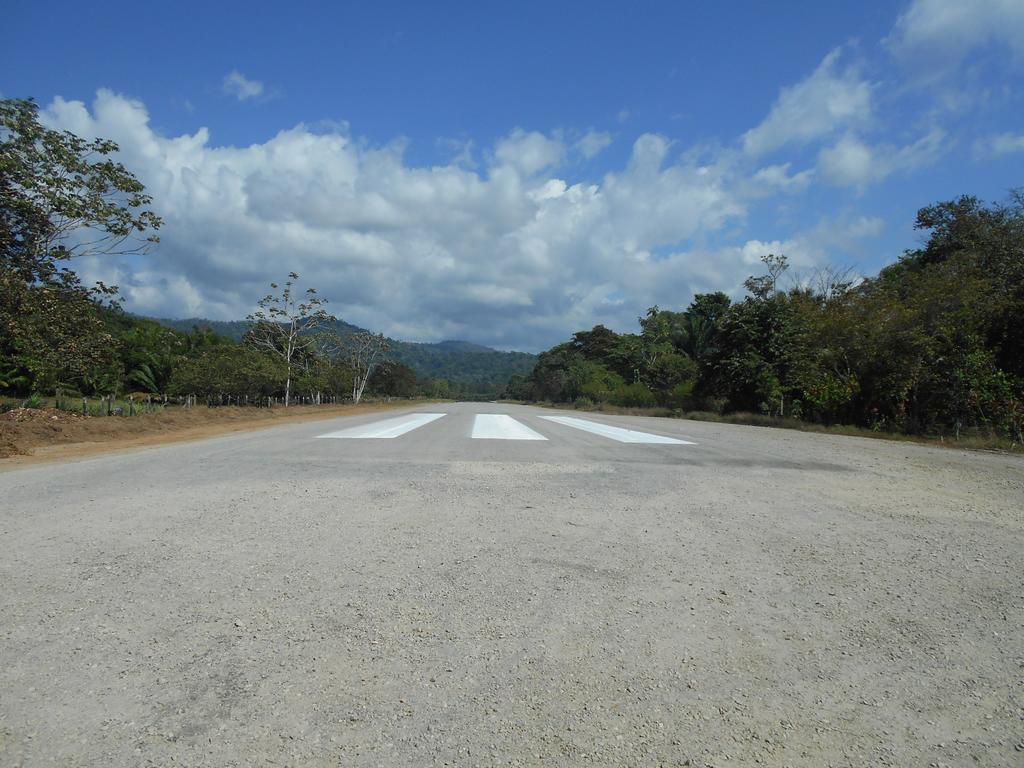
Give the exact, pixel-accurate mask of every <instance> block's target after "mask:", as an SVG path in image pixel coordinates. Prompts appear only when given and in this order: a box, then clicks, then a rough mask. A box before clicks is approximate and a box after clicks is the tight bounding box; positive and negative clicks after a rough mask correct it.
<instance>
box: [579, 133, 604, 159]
mask: <svg viewBox="0 0 1024 768" xmlns="http://www.w3.org/2000/svg"><path fill="white" fill-rule="evenodd" d="M611 143H612V135H611V134H610V133H606V132H604V131H594V130H591V131H587V132H586V133H585V134H584V135H583V138H581V139H580V140H579V141H577V142H576V143H575V144H574V145H573V149H575V150H576V151H577V152H579V153H580V154H581V155H583V157H584V158H586V159H587V160H590V159H592V158H594V157H597V156H598V155H599V154H601V153H602V152H603V151H604V150H605V149H606V148H607V147H608V145H609V144H611Z"/></svg>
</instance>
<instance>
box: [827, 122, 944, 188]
mask: <svg viewBox="0 0 1024 768" xmlns="http://www.w3.org/2000/svg"><path fill="white" fill-rule="evenodd" d="M945 137H946V134H945V131H943V130H942V129H940V128H933V129H932V130H930V131H929V132H928V133H926V134H925V135H924V136H922V137H921V138H920V139H918V140H917V141H915V142H914V143H912V144H907V145H906V146H903V147H895V146H892V145H890V144H879V145H876V146H871V145H869V144H867V143H865V142H864V141H862V140H861V139H859V138H857V137H856V136H855V135H853V134H846V135H845V136H843V137H842V138H841V139H840V140H839V141H838V142H837V143H836V144H835V145H834V146H831V147H826V148H825V149H822V150H821V152H820V153H819V154H818V170H819V172H820V174H821V176H822V178H824V179H825V180H826V181H828V182H829V183H831V184H834V185H836V186H841V187H856V188H858V189H861V190H863V189H864V188H865V187H867V186H868V185H870V184H874V183H876V182H879V181H881V180H882V179H884V178H886V177H887V176H889V175H890V174H892V173H896V172H898V171H907V170H913V169H916V168H920V167H923V166H926V165H929V164H930V163H932V162H934V161H935V160H936V158H937V157H938V155H939V153H940V152H941V151H942V149H943V146H944V142H945Z"/></svg>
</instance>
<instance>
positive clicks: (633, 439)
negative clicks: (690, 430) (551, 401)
mask: <svg viewBox="0 0 1024 768" xmlns="http://www.w3.org/2000/svg"><path fill="white" fill-rule="evenodd" d="M541 418H542V419H547V420H548V421H554V422H556V423H558V424H564V425H565V426H567V427H572V428H573V429H581V430H583V431H584V432H590V433H592V434H595V435H600V436H601V437H607V438H610V439H612V440H617V441H618V442H620V443H659V444H664V445H696V443H691V442H690V441H689V440H677V439H676V438H674V437H665V436H664V435H652V434H650V433H649V432H637V431H635V430H632V429H622V428H621V427H610V426H608V425H607V424H599V423H598V422H596V421H587V420H585V419H577V418H574V417H572V416H541Z"/></svg>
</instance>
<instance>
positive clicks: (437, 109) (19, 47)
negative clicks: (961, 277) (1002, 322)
mask: <svg viewBox="0 0 1024 768" xmlns="http://www.w3.org/2000/svg"><path fill="white" fill-rule="evenodd" d="M5 16H6V21H7V24H8V25H9V29H10V30H12V32H13V33H12V34H9V35H6V36H5V41H4V46H3V48H2V49H0V97H3V98H26V97H31V98H34V99H35V100H36V101H37V102H38V103H39V104H40V107H41V115H42V118H43V120H44V122H45V123H46V124H47V125H48V126H50V127H53V128H59V129H65V130H70V131H72V132H74V133H76V134H79V135H81V136H86V137H97V136H98V137H104V138H110V139H113V140H115V141H116V142H117V143H118V144H119V146H120V152H119V159H120V161H121V162H123V163H124V164H125V165H126V166H127V167H128V168H129V169H130V170H131V171H132V172H133V173H134V174H135V175H136V176H138V177H139V179H140V180H142V181H143V183H144V184H145V185H146V187H147V190H148V192H149V193H150V194H151V195H152V197H153V208H154V210H155V211H156V212H157V213H158V214H159V215H160V216H162V217H163V220H164V226H163V227H162V229H161V230H160V233H159V234H160V238H161V242H160V244H159V246H158V247H156V248H155V249H154V250H152V251H151V252H150V253H148V254H145V255H136V256H111V255H107V256H97V257H88V258H84V259H80V260H78V261H77V262H75V264H74V266H75V268H76V269H77V270H78V271H79V273H80V274H81V275H82V276H83V278H85V279H86V280H90V281H91V280H103V281H104V282H106V283H108V284H109V283H113V284H117V285H118V286H119V287H120V289H121V294H122V297H123V300H124V305H125V307H126V309H128V310H130V311H133V312H137V313H140V314H146V315H152V316H159V317H196V316H200V317H207V318H211V319H223V320H229V319H242V318H244V317H245V316H246V315H247V314H248V313H250V312H251V311H252V310H253V309H255V302H256V300H257V299H258V298H259V297H260V296H262V295H264V294H265V293H266V292H267V290H268V287H269V283H270V282H272V281H274V282H281V281H282V280H283V279H284V278H285V276H286V275H287V274H288V273H289V272H292V271H294V272H297V273H298V274H299V275H300V281H299V282H300V286H301V287H303V288H305V287H315V288H316V289H317V290H318V291H319V292H320V294H321V295H322V296H324V297H326V298H328V299H329V300H330V302H331V303H330V304H329V309H330V310H331V311H332V312H333V313H334V314H336V315H337V316H338V317H340V318H343V319H344V320H346V321H348V322H351V323H355V324H357V325H360V326H363V327H366V328H370V329H373V330H375V331H382V332H384V333H386V334H388V335H390V336H392V337H395V338H400V339H406V340H411V341H439V340H443V339H464V340H468V341H473V342H477V343H480V344H486V345H489V346H493V347H496V348H500V349H519V350H526V351H538V350H541V349H545V348H547V347H550V346H551V345H553V344H555V343H558V342H561V341H564V340H566V339H568V338H569V337H570V335H571V334H572V333H573V332H574V331H576V330H581V329H585V328H590V327H592V326H593V325H595V324H598V323H602V324H604V325H606V326H608V327H610V328H613V329H615V330H619V331H635V330H636V329H637V323H636V320H637V317H638V316H639V315H642V314H644V312H645V311H646V309H647V308H648V307H650V306H652V305H658V306H660V307H661V308H663V309H673V310H681V309H684V308H685V307H686V305H687V304H688V303H689V302H690V300H691V299H692V298H693V296H694V294H696V293H704V292H709V291H719V290H720V291H725V292H726V293H728V294H730V295H731V296H733V297H734V298H738V297H741V296H742V295H743V287H742V286H743V281H744V280H745V279H746V277H747V276H749V275H751V274H757V273H759V272H760V269H759V267H760V258H761V257H762V256H763V255H766V254H768V253H775V254H780V253H781V254H784V255H786V256H787V258H788V259H789V262H790V264H791V265H792V266H791V274H792V277H793V279H797V280H799V279H806V278H807V277H809V276H810V275H812V274H813V273H814V271H815V270H817V269H821V268H824V267H828V266H832V267H838V268H842V269H850V270H852V271H853V272H854V273H857V274H861V275H871V274H874V273H875V272H877V271H878V269H879V268H880V267H882V266H884V265H885V264H888V263H891V262H893V261H895V260H896V259H897V258H898V257H899V256H900V254H901V253H902V252H903V251H904V250H905V249H909V248H914V247H917V246H918V245H919V244H920V243H921V240H922V233H920V232H918V231H915V230H914V228H913V223H914V217H915V214H916V212H917V210H918V209H919V208H921V207H923V206H925V205H929V204H931V203H934V202H938V201H941V200H949V199H953V198H955V197H958V196H959V195H962V194H972V195H975V196H977V197H979V198H981V199H983V200H985V201H991V202H998V201H1002V200H1005V199H1006V197H1007V195H1008V193H1009V191H1010V190H1011V189H1014V188H1016V187H1021V186H1024V88H1022V86H1024V2H1021V0H973V1H972V2H966V1H965V0H909V1H906V0H904V1H903V2H870V1H865V2H857V3H853V2H849V3H838V2H836V3H832V2H828V3H822V2H820V0H814V1H813V2H804V1H803V0H788V1H787V2H779V3H764V2H688V3H680V2H634V3H626V2H597V3H595V2H559V3H555V2H550V0H548V1H547V2H533V1H532V0H525V1H523V0H520V2H516V3H496V2H434V3H422V2H408V3H399V2H385V1H378V2H373V3H358V4H357V3H348V2H337V3H307V2H293V3H289V4H288V5H287V7H285V6H282V5H280V4H271V3H259V2H246V3H229V2H219V3H192V2H179V3H174V4H166V3H159V4H158V3H138V2H131V3H128V2H123V3H120V2H100V3H96V4H94V5H90V6H89V8H88V9H86V8H85V7H84V6H82V4H81V3H71V2H52V1H51V2H46V3H37V2H23V1H22V0H14V1H13V2H12V3H11V5H10V6H9V7H8V9H7V10H6V11H5Z"/></svg>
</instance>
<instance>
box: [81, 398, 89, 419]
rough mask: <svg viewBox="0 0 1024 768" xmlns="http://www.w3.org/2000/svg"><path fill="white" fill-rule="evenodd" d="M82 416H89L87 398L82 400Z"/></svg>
mask: <svg viewBox="0 0 1024 768" xmlns="http://www.w3.org/2000/svg"><path fill="white" fill-rule="evenodd" d="M82 415H83V416H88V415H89V398H87V397H83V398H82Z"/></svg>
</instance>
